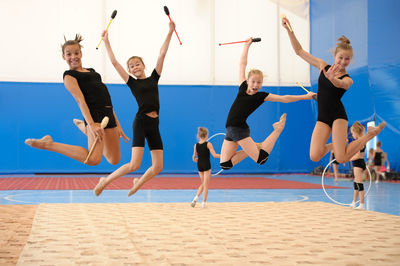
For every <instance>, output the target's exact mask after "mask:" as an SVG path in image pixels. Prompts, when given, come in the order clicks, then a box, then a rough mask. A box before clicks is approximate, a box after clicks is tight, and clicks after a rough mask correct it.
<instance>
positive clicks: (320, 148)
mask: <svg viewBox="0 0 400 266" xmlns="http://www.w3.org/2000/svg"><path fill="white" fill-rule="evenodd" d="M282 26H283V27H284V28H285V29H286V30H287V32H288V35H289V38H290V42H291V44H292V47H293V50H294V51H295V53H296V54H297V55H298V56H300V57H301V58H302V59H303V60H304V61H306V62H307V63H309V64H311V65H312V66H314V67H316V68H317V69H318V70H319V71H320V75H319V79H318V119H317V120H318V121H317V123H316V124H315V127H314V131H313V133H312V137H311V144H310V159H311V160H312V161H314V162H318V161H319V160H321V158H322V157H324V156H325V155H326V154H327V153H328V152H329V151H330V150H332V149H333V152H334V153H335V157H336V160H337V161H338V162H339V163H345V162H348V161H349V160H350V159H351V157H352V156H353V155H354V154H356V153H357V152H358V151H359V150H361V149H362V147H364V146H365V144H366V143H367V142H368V141H369V140H370V139H372V138H373V137H375V136H376V135H378V134H379V132H381V131H382V129H383V128H384V127H385V125H386V123H385V122H382V123H381V124H380V125H379V126H377V127H368V130H367V134H365V135H363V136H362V137H360V138H358V139H357V140H355V141H353V142H352V143H350V144H349V145H347V146H346V140H347V127H348V121H347V115H346V111H345V109H344V106H343V104H342V102H341V100H340V99H341V98H342V96H343V94H344V93H345V92H346V91H347V90H348V89H349V88H350V86H351V85H352V84H353V80H352V79H351V78H350V76H349V75H348V74H347V71H346V67H347V66H348V65H349V64H350V61H351V59H352V57H353V48H352V46H351V45H350V41H349V39H347V38H346V37H345V36H342V37H340V38H339V39H338V40H339V43H338V44H337V47H336V49H335V52H334V64H333V65H332V66H330V65H328V64H327V63H326V62H325V61H323V60H322V59H320V58H317V57H314V56H313V55H311V54H310V53H308V52H306V51H304V50H303V48H302V47H301V45H300V43H299V41H298V40H297V38H296V36H295V35H294V32H293V31H291V30H289V26H290V23H289V20H288V19H287V18H282ZM291 28H292V29H293V27H291ZM331 134H332V143H330V144H327V142H328V139H329V137H330V135H331Z"/></svg>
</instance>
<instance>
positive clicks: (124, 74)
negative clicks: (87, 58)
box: [101, 30, 129, 83]
mask: <svg viewBox="0 0 400 266" xmlns="http://www.w3.org/2000/svg"><path fill="white" fill-rule="evenodd" d="M101 36H102V37H103V41H104V44H105V46H106V50H107V54H108V58H109V59H110V61H111V64H113V66H114V68H115V70H117V72H118V74H119V75H120V76H121V78H122V79H123V81H124V82H125V83H126V82H128V79H129V74H128V73H127V72H126V71H125V69H124V68H123V67H122V66H121V64H120V63H119V62H118V61H117V59H116V58H115V55H114V52H113V50H112V48H111V44H110V40H109V39H108V32H107V31H106V30H105V31H104V32H103V34H102V35H101Z"/></svg>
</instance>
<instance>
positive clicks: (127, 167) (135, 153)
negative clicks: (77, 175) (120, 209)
mask: <svg viewBox="0 0 400 266" xmlns="http://www.w3.org/2000/svg"><path fill="white" fill-rule="evenodd" d="M143 151H144V147H132V156H131V161H130V162H129V163H126V164H124V165H123V166H121V167H120V168H118V169H117V170H115V171H114V172H113V173H111V174H110V175H108V176H107V177H102V178H100V180H99V183H98V184H97V186H96V187H95V189H94V193H95V194H96V196H98V195H100V194H101V192H102V191H103V189H104V188H105V187H106V186H107V185H108V184H110V183H111V182H112V181H113V180H115V179H117V178H119V177H121V176H124V175H127V174H129V173H132V172H134V171H136V170H137V169H139V167H140V164H141V163H142V158H143Z"/></svg>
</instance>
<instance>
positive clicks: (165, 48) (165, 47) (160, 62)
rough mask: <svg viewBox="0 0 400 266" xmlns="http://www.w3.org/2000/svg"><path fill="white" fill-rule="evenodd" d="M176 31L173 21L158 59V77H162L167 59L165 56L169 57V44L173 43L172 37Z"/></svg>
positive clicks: (170, 23)
mask: <svg viewBox="0 0 400 266" xmlns="http://www.w3.org/2000/svg"><path fill="white" fill-rule="evenodd" d="M174 29H175V23H174V22H173V21H170V22H169V31H168V34H167V37H166V38H165V41H164V43H163V45H162V46H161V49H160V54H159V55H158V59H157V64H156V71H157V74H158V75H161V72H162V69H163V65H164V59H165V56H166V55H167V51H168V47H169V43H170V42H171V37H172V33H173V32H174Z"/></svg>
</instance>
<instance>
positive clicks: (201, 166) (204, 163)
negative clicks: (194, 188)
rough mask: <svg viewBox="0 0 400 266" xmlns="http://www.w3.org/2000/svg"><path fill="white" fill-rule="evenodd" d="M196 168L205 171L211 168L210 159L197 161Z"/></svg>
mask: <svg viewBox="0 0 400 266" xmlns="http://www.w3.org/2000/svg"><path fill="white" fill-rule="evenodd" d="M197 169H198V170H199V172H205V171H208V170H210V169H211V163H210V160H208V161H198V162H197Z"/></svg>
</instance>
